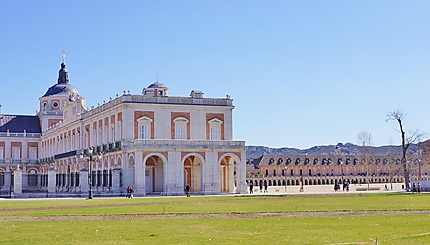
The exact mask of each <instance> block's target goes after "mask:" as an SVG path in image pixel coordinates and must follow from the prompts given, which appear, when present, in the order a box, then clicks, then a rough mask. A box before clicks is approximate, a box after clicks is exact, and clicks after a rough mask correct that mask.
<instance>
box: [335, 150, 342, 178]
mask: <svg viewBox="0 0 430 245" xmlns="http://www.w3.org/2000/svg"><path fill="white" fill-rule="evenodd" d="M339 151H340V146H339V144H337V145H336V146H335V147H334V156H335V157H336V164H337V163H338V162H339ZM340 176H341V179H342V184H343V163H342V161H340Z"/></svg>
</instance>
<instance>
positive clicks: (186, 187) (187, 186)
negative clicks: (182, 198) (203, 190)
mask: <svg viewBox="0 0 430 245" xmlns="http://www.w3.org/2000/svg"><path fill="white" fill-rule="evenodd" d="M190 190H191V187H190V185H189V184H187V185H186V186H185V194H187V197H190Z"/></svg>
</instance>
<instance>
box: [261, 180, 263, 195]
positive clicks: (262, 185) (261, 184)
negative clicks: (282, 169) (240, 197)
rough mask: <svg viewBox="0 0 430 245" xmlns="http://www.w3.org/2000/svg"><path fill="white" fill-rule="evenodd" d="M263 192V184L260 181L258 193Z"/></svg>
mask: <svg viewBox="0 0 430 245" xmlns="http://www.w3.org/2000/svg"><path fill="white" fill-rule="evenodd" d="M261 192H263V184H262V183H261V181H260V193H261Z"/></svg>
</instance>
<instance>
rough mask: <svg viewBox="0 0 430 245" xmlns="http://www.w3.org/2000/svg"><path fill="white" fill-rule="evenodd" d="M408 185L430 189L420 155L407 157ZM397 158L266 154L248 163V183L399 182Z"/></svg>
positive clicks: (401, 178) (400, 169)
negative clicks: (410, 183) (409, 183)
mask: <svg viewBox="0 0 430 245" xmlns="http://www.w3.org/2000/svg"><path fill="white" fill-rule="evenodd" d="M408 159H409V160H408V169H409V172H410V175H411V182H412V183H415V182H416V183H418V182H421V185H422V186H423V187H424V186H425V187H426V188H428V189H429V190H430V186H429V180H430V175H429V174H430V167H429V164H428V163H427V161H426V162H424V161H422V159H423V158H422V157H421V156H420V155H416V154H415V155H411V156H409V158H408ZM403 181H404V174H403V166H402V163H401V156H400V155H367V156H363V155H353V154H340V155H334V154H318V155H317V154H315V155H307V154H301V155H300V154H291V155H283V154H265V155H263V156H262V157H260V158H258V159H256V160H255V161H253V162H248V163H247V184H249V183H250V182H252V184H253V185H254V186H262V185H264V184H266V185H268V186H285V185H287V186H301V187H303V186H307V185H334V184H335V183H345V182H348V183H350V184H366V183H401V182H403Z"/></svg>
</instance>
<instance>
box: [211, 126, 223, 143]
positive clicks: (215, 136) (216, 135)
mask: <svg viewBox="0 0 430 245" xmlns="http://www.w3.org/2000/svg"><path fill="white" fill-rule="evenodd" d="M210 139H211V140H221V134H220V127H219V126H218V127H216V126H215V127H211V135H210Z"/></svg>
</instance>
